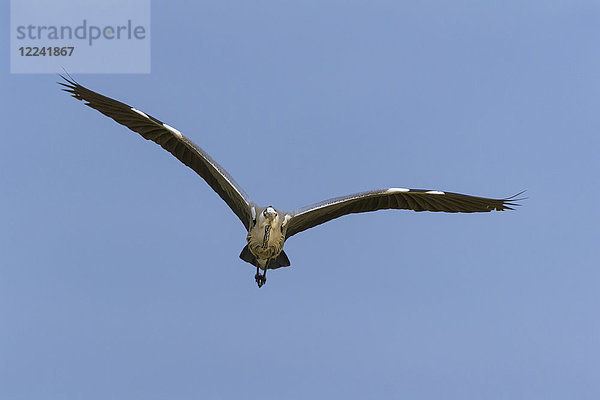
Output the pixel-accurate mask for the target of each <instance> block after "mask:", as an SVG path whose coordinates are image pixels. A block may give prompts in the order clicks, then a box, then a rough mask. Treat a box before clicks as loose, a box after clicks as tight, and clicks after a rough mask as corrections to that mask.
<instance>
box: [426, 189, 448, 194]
mask: <svg viewBox="0 0 600 400" xmlns="http://www.w3.org/2000/svg"><path fill="white" fill-rule="evenodd" d="M425 193H427V194H446V193H444V192H440V191H439V190H430V191H428V192H425Z"/></svg>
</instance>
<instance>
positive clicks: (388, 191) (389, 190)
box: [385, 188, 410, 193]
mask: <svg viewBox="0 0 600 400" xmlns="http://www.w3.org/2000/svg"><path fill="white" fill-rule="evenodd" d="M408 191H410V189H405V188H389V189H388V190H386V191H385V192H386V193H402V192H408Z"/></svg>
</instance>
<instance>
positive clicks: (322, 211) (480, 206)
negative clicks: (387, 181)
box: [286, 188, 523, 238]
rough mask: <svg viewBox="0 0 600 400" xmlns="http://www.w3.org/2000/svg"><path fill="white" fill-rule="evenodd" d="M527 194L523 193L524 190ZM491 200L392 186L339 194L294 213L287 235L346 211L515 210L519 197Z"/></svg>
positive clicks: (465, 211)
mask: <svg viewBox="0 0 600 400" xmlns="http://www.w3.org/2000/svg"><path fill="white" fill-rule="evenodd" d="M521 193H523V192H521ZM521 193H518V194H516V195H515V196H511V197H508V198H505V199H488V198H485V197H475V196H469V195H466V194H459V193H450V192H440V191H438V190H423V189H404V188H389V189H381V190H372V191H369V192H361V193H356V194H351V195H348V196H342V197H336V198H334V199H329V200H325V201H322V202H320V203H317V204H313V205H310V206H307V207H303V208H300V209H298V210H296V211H294V212H292V213H291V215H292V218H291V219H290V220H289V222H288V228H287V234H286V238H289V237H290V236H293V235H295V234H296V233H298V232H302V231H304V230H306V229H309V228H312V227H314V226H317V225H320V224H322V223H324V222H327V221H331V220H332V219H335V218H339V217H341V216H343V215H346V214H354V213H362V212H368V211H377V210H388V209H397V210H401V209H403V210H413V211H443V212H450V213H456V212H461V213H473V212H488V211H492V210H497V211H502V210H512V209H513V208H511V206H517V205H518V204H516V203H514V202H515V201H518V200H521V199H517V198H516V197H517V196H519V195H520V194H521Z"/></svg>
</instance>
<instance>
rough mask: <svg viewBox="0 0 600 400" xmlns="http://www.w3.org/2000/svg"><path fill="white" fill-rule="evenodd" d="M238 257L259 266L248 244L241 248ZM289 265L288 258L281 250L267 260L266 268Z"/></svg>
mask: <svg viewBox="0 0 600 400" xmlns="http://www.w3.org/2000/svg"><path fill="white" fill-rule="evenodd" d="M240 258H241V259H242V260H244V261H246V262H247V263H250V264H252V265H254V266H255V267H258V266H259V265H258V260H257V259H256V256H255V255H254V254H252V252H251V251H250V249H248V245H246V246H244V248H243V249H242V252H241V253H240ZM289 266H290V260H289V259H288V256H287V255H286V254H285V252H284V251H283V250H282V251H281V253H279V255H278V256H277V257H275V258H272V259H271V260H269V263H268V264H267V269H277V268H281V267H289Z"/></svg>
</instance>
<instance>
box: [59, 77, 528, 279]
mask: <svg viewBox="0 0 600 400" xmlns="http://www.w3.org/2000/svg"><path fill="white" fill-rule="evenodd" d="M60 76H61V77H62V78H63V79H64V82H59V84H61V85H63V86H64V88H63V89H62V90H64V91H66V92H68V93H71V95H72V96H73V97H74V98H76V99H77V100H82V101H84V102H85V105H87V106H89V107H91V108H93V109H96V110H98V111H100V112H101V113H102V114H104V115H106V116H107V117H110V118H112V119H113V120H115V121H116V122H118V123H119V124H121V125H124V126H126V127H128V128H129V129H131V130H132V131H134V132H137V133H139V134H140V135H141V136H142V137H143V138H144V139H146V140H152V141H153V142H155V143H157V144H158V145H160V146H161V147H162V148H164V149H165V150H167V151H168V152H169V153H171V154H172V155H173V156H175V157H176V158H177V159H178V160H179V161H181V162H182V163H184V164H185V165H187V166H188V167H190V168H191V169H193V170H194V171H195V172H196V173H197V174H198V175H200V177H202V178H203V179H204V180H205V181H206V183H208V185H209V186H210V187H211V188H212V189H213V190H214V191H215V192H216V193H217V194H218V195H219V196H220V197H221V198H222V199H223V200H224V201H225V203H227V205H228V206H229V208H231V210H232V211H233V212H234V214H235V215H237V217H238V218H239V219H240V220H241V221H242V224H244V227H245V228H246V231H247V235H246V242H247V244H246V246H245V247H244V248H243V249H242V252H241V253H240V258H241V259H242V260H244V261H246V262H248V263H250V264H252V265H254V266H255V267H256V275H255V276H254V279H255V280H256V283H257V284H258V287H262V286H263V285H264V284H265V282H266V281H267V270H269V269H277V268H280V267H287V266H289V265H290V260H289V259H288V257H287V255H286V254H285V252H284V251H283V245H284V243H285V241H286V240H287V239H289V238H290V237H292V236H294V235H295V234H297V233H300V232H302V231H305V230H307V229H309V228H312V227H314V226H317V225H320V224H322V223H324V222H327V221H331V220H332V219H335V218H339V217H341V216H344V215H347V214H353V213H363V212H368V211H376V210H387V209H404V210H413V211H443V212H449V213H457V212H458V213H473V212H489V211H492V210H496V211H503V210H513V208H512V207H513V206H517V205H518V204H517V203H516V202H517V201H519V200H522V199H519V198H517V197H518V196H519V195H520V194H521V193H523V192H521V193H518V194H516V195H514V196H511V197H507V198H504V199H490V198H485V197H476V196H469V195H465V194H459V193H451V192H446V191H439V190H427V189H405V188H400V187H392V188H386V189H380V190H371V191H367V192H361V193H355V194H351V195H347V196H341V197H336V198H333V199H329V200H325V201H322V202H320V203H316V204H313V205H310V206H307V207H302V208H299V209H297V210H295V211H289V212H288V211H282V210H279V209H277V208H275V207H273V206H272V205H269V206H267V207H261V206H259V205H257V204H256V203H254V202H253V201H252V199H250V197H249V196H248V195H247V194H246V192H244V190H243V189H242V188H241V187H240V186H239V185H238V184H237V183H236V182H235V180H233V178H232V177H231V175H229V173H228V172H227V171H225V169H224V168H223V167H221V166H220V165H219V164H218V163H217V162H216V161H215V160H213V159H212V158H211V157H210V156H209V155H208V154H207V153H206V152H205V151H204V150H202V149H201V148H200V147H199V146H197V145H196V144H195V143H194V142H192V141H191V140H190V139H188V138H187V137H186V136H184V135H183V134H182V133H181V132H179V131H178V130H177V129H175V128H173V127H172V126H170V125H167V124H165V123H164V122H162V121H160V120H158V119H156V118H154V117H152V116H150V115H148V114H146V113H145V112H143V111H140V110H138V109H136V108H134V107H131V106H129V105H127V104H124V103H121V102H119V101H117V100H114V99H111V98H109V97H106V96H103V95H101V94H99V93H96V92H94V91H92V90H89V89H87V88H85V87H83V86H81V85H80V84H79V83H77V82H76V81H75V80H74V79H73V78H71V77H70V76H69V77H68V78H67V77H65V76H62V75H60ZM261 271H262V273H261Z"/></svg>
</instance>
